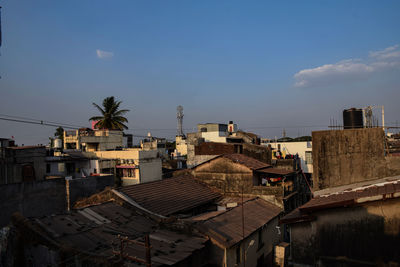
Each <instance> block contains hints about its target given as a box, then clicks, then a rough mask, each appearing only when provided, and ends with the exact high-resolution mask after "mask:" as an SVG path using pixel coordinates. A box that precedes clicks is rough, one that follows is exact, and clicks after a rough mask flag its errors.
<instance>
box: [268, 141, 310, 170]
mask: <svg viewBox="0 0 400 267" xmlns="http://www.w3.org/2000/svg"><path fill="white" fill-rule="evenodd" d="M262 145H271V148H272V149H273V150H274V152H276V151H280V153H281V154H282V155H281V156H282V157H283V158H285V156H286V155H288V154H290V155H296V154H298V155H299V158H300V161H301V169H302V170H303V172H304V173H312V172H313V161H312V142H311V141H301V142H274V141H270V142H263V143H262ZM272 158H274V153H272Z"/></svg>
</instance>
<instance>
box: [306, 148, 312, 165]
mask: <svg viewBox="0 0 400 267" xmlns="http://www.w3.org/2000/svg"><path fill="white" fill-rule="evenodd" d="M305 161H306V164H313V161H312V151H306V160H305Z"/></svg>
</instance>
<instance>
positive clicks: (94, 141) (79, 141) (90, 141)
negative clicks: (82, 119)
mask: <svg viewBox="0 0 400 267" xmlns="http://www.w3.org/2000/svg"><path fill="white" fill-rule="evenodd" d="M123 141H124V136H123V132H122V131H119V130H97V129H96V130H92V129H90V128H81V129H79V130H74V131H64V149H78V150H82V151H99V150H109V149H116V148H122V147H123V143H124V142H123Z"/></svg>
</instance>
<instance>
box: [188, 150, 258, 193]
mask: <svg viewBox="0 0 400 267" xmlns="http://www.w3.org/2000/svg"><path fill="white" fill-rule="evenodd" d="M192 174H193V175H194V176H195V177H196V178H198V179H199V180H201V181H203V182H204V183H207V184H209V185H210V186H213V187H216V188H218V189H219V190H221V191H222V192H224V193H240V192H242V186H243V189H244V192H245V193H251V188H252V187H253V171H252V170H251V169H249V168H247V167H245V166H243V165H241V164H237V163H233V162H232V161H231V160H229V159H226V158H222V157H221V158H218V159H215V160H212V161H210V162H208V163H204V164H202V165H200V166H198V167H196V168H195V169H193V172H192Z"/></svg>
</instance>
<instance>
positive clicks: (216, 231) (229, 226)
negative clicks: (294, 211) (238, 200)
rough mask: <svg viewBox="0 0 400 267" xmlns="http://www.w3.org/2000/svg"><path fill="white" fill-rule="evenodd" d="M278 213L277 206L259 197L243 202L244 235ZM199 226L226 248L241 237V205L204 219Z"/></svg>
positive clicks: (252, 231) (279, 211) (250, 232)
mask: <svg viewBox="0 0 400 267" xmlns="http://www.w3.org/2000/svg"><path fill="white" fill-rule="evenodd" d="M280 213H281V209H280V208H279V207H277V206H275V205H273V204H270V203H268V202H267V201H265V200H262V199H260V198H256V199H253V200H249V201H247V202H244V236H245V237H247V236H249V235H251V234H252V233H254V232H255V231H256V230H257V229H259V228H261V227H262V226H263V225H265V224H266V223H268V222H269V221H271V220H272V219H274V218H275V217H277V216H278V215H279V214H280ZM199 228H200V230H201V231H202V232H204V233H205V234H206V235H208V236H209V237H210V238H211V239H214V240H215V241H217V243H219V244H221V245H222V246H224V247H226V248H228V247H231V246H233V245H235V244H236V243H238V242H239V241H241V240H242V239H243V234H242V205H240V206H237V207H236V208H233V209H231V210H227V211H226V212H224V213H221V214H219V215H216V216H214V217H212V218H210V219H208V220H205V221H204V222H202V223H200V224H199Z"/></svg>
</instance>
